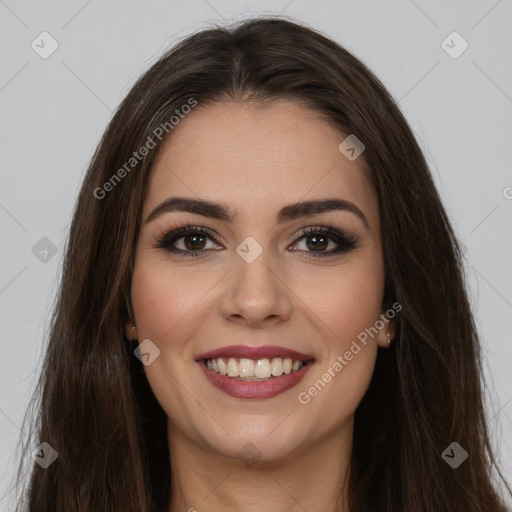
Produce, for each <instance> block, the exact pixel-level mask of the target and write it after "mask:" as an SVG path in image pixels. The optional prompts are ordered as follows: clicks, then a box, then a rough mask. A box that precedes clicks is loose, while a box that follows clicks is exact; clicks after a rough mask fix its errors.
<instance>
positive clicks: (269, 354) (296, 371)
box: [196, 345, 314, 398]
mask: <svg viewBox="0 0 512 512" xmlns="http://www.w3.org/2000/svg"><path fill="white" fill-rule="evenodd" d="M196 362H197V363H198V364H199V365H200V367H201V369H202V370H203V372H204V373H205V375H206V377H207V378H208V380H209V381H210V382H211V383H212V384H213V385H214V386H215V387H217V388H218V389H220V390H221V391H223V392H224V393H226V394H228V395H231V396H233V397H236V398H271V397H274V396H276V395H278V394H280V393H283V392H285V391H287V390H288V389H290V388H292V387H293V386H295V385H296V384H297V383H298V382H299V381H300V380H301V379H302V378H303V377H304V375H305V374H306V372H308V371H309V369H310V368H311V367H312V366H313V364H314V359H313V358H312V356H309V355H307V354H302V353H300V352H295V351H293V350H289V349H284V348H282V347H276V346H265V347H248V346H243V345H236V346H235V345H233V346H231V347H224V348H222V349H217V350H214V351H212V352H209V353H207V354H202V355H200V356H198V357H197V358H196Z"/></svg>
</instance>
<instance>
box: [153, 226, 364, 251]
mask: <svg viewBox="0 0 512 512" xmlns="http://www.w3.org/2000/svg"><path fill="white" fill-rule="evenodd" d="M197 234H201V235H205V236H207V237H208V238H210V239H211V240H213V241H214V242H215V243H216V244H219V245H220V242H219V240H218V239H217V237H216V235H215V234H214V233H213V232H212V231H210V230H209V229H207V228H203V227H201V226H191V225H190V224H188V223H187V225H186V226H183V227H174V228H171V229H170V230H165V231H162V232H161V233H160V235H159V237H158V242H157V245H156V248H158V249H165V250H167V251H169V252H171V253H173V254H178V255H179V256H184V257H195V256H203V255H204V254H205V252H208V250H204V249H203V250H199V251H184V250H182V249H176V248H175V247H172V244H173V243H175V242H176V241H177V240H180V239H181V238H186V237H187V236H191V235H197ZM313 235H328V238H330V239H331V240H334V242H335V243H336V244H338V248H337V249H334V250H331V252H324V253H321V252H315V251H306V252H307V254H308V256H306V257H307V258H325V257H328V256H334V255H336V254H340V253H343V252H348V251H350V250H352V249H355V248H356V247H357V245H356V242H357V239H356V237H354V236H350V235H345V234H344V233H342V232H341V231H339V230H338V229H337V228H335V227H334V226H332V225H330V224H329V223H327V224H326V225H324V226H318V227H313V226H308V227H307V228H304V229H303V230H302V231H301V232H300V233H299V235H298V238H297V239H296V240H295V242H294V245H295V244H296V243H297V242H299V241H300V240H302V239H303V238H308V237H311V236H313ZM302 252H304V251H302Z"/></svg>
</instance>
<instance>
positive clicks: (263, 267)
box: [126, 101, 393, 460]
mask: <svg viewBox="0 0 512 512" xmlns="http://www.w3.org/2000/svg"><path fill="white" fill-rule="evenodd" d="M345 137H346V136H345V135H343V134H341V133H338V132H337V131H336V130H334V129H333V128H332V127H330V126H329V125H328V124H326V123H325V122H324V121H322V120H321V119H319V118H318V117H317V115H315V113H314V112H311V111H308V110H305V109H303V108H302V107H300V106H298V105H297V104H294V103H291V102H287V101H279V102H275V103H273V104H272V105H271V106H267V107H265V108H262V107H258V108H257V107H255V106H251V105H248V104H235V103H223V104H217V105H215V106H209V107H206V108H200V106H199V107H198V108H197V109H195V110H194V111H193V112H192V113H190V114H189V115H188V116H187V117H186V118H185V119H183V120H182V121H181V122H180V124H179V125H178V126H177V127H176V128H175V129H174V130H173V132H172V137H171V138H170V139H168V140H167V141H166V144H165V145H164V146H163V148H162V151H161V152H160V153H159V156H158V158H157V160H156V161H155V163H154V166H153V168H152V170H151V175H150V181H149V186H148V191H147V195H146V198H145V202H144V206H143V217H142V225H141V231H140V235H139V239H138V241H137V247H136V256H135V263H134V272H133V276H132V304H133V311H134V316H135V318H134V319H133V320H134V323H135V324H136V326H137V339H138V340H139V343H141V342H143V341H144V340H150V341H149V342H148V341H145V343H146V344H148V343H149V345H147V346H148V347H151V350H149V352H150V353H151V354H154V355H153V356H149V357H148V362H150V364H147V365H145V366H144V370H145V372H146V375H147V378H148V380H149V383H150V385H151V387H152V389H153V392H154V394H155V396H156V398H157V400H158V401H159V403H160V404H161V406H162V408H163V409H164V411H165V412H166V413H167V416H168V419H169V429H170V430H169V431H170V432H174V433H175V434H176V435H180V436H185V437H186V438H187V440H189V441H190V442H191V443H193V445H194V446H198V447H200V448H201V449H204V450H205V451H210V452H216V453H218V454H222V455H225V456H229V457H236V456H237V453H238V452H239V450H240V449H241V448H242V447H243V446H245V445H246V443H249V442H250V443H252V444H253V445H255V446H256V447H257V448H258V450H260V452H261V453H262V454H263V456H264V457H265V458H268V459H269V460H271V459H276V458H280V457H284V456H287V455H290V454H292V453H299V452H300V451H301V450H303V449H307V448H308V447H311V445H312V444H313V443H315V442H318V441H319V440H320V439H321V438H324V437H326V436H327V435H331V434H333V433H336V432H345V433H347V432H351V428H352V426H353V415H354V412H355V409H356V407H357V405H358V404H359V402H360V401H361V399H362V397H363V395H364V393H365V391H366V389H367V388H368V385H369V382H370V379H371V376H372V372H373V368H374V363H375V358H376V353H377V347H378V346H379V345H380V346H382V347H387V346H388V336H387V334H388V333H391V334H393V333H392V330H391V329H392V323H391V322H379V319H380V318H381V316H380V315H381V314H382V313H384V310H383V309H382V297H383V286H384V264H383V257H382V247H381V238H380V224H379V208H378V199H377V195H376V193H375V191H374V190H373V188H372V186H371V185H370V183H369V181H368V179H367V176H366V174H365V171H364V169H363V162H362V157H361V158H358V159H356V160H354V161H350V160H348V159H347V158H346V157H345V156H344V155H343V154H342V153H341V152H340V150H339V149H338V146H339V144H340V143H341V141H342V140H343V139H344V138H345ZM177 197H179V198H185V199H192V200H194V201H196V202H195V204H192V205H188V206H187V204H185V203H184V202H182V203H181V205H178V207H177V209H176V204H177V203H174V205H175V206H174V207H172V205H169V204H167V207H166V206H165V204H166V201H168V200H169V199H170V198H177ZM326 200H335V202H332V203H331V205H330V207H329V204H327V206H326V203H319V204H320V205H321V204H323V207H322V206H318V205H317V207H316V208H311V209H309V210H308V209H307V208H298V207H290V205H295V206H296V205H297V203H304V202H310V201H320V202H323V201H326ZM201 201H208V202H212V203H215V205H217V206H220V208H211V207H210V208H201V207H200V206H201V205H202V204H203V203H201ZM286 207H288V208H286ZM285 208H286V209H285ZM283 209H284V210H283ZM188 225H190V227H191V229H190V232H183V231H182V232H178V233H175V232H174V231H175V230H176V229H179V228H183V227H187V226H188ZM376 324H377V327H378V329H376V328H375V326H376ZM383 324H384V326H383ZM365 329H366V330H365ZM376 330H378V333H376ZM126 332H127V335H128V336H129V337H131V338H133V331H131V330H130V325H127V326H126ZM363 340H364V341H363ZM222 349H223V350H222ZM258 349H259V350H258ZM155 350H156V351H155ZM158 350H159V351H160V352H159V355H157V357H155V355H156V354H157V353H158ZM219 350H220V352H219ZM143 352H144V351H143ZM230 359H232V361H230ZM290 360H291V361H290ZM223 363H224V364H225V365H226V368H225V369H224V367H223ZM210 365H211V369H209V367H210ZM290 366H292V369H291V370H290ZM224 372H228V375H222V373H224ZM269 374H270V377H269ZM273 374H275V375H273ZM252 375H255V376H254V377H251V376H252ZM241 376H243V379H241ZM256 378H258V380H255V379H256Z"/></svg>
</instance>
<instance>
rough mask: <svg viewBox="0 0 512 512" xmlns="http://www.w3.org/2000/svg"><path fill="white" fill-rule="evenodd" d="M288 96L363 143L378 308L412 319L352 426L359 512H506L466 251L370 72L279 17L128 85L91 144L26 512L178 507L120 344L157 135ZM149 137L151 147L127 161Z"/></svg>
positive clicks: (180, 52)
mask: <svg viewBox="0 0 512 512" xmlns="http://www.w3.org/2000/svg"><path fill="white" fill-rule="evenodd" d="M279 99H290V100H292V101H296V102H299V103H300V104H302V105H304V106H305V107H307V108H311V109H313V110H314V111H316V112H317V113H320V114H321V115H322V116H323V117H324V118H325V120H326V122H329V123H331V124H332V125H333V126H335V127H336V129H338V130H339V132H340V134H356V136H357V137H358V138H359V139H360V140H361V141H363V143H364V144H365V147H366V149H365V151H364V153H363V155H362V157H361V158H363V159H364V161H365V162H366V164H367V166H368V168H369V169H370V172H371V179H372V181H373V185H374V187H375V189H376V191H377V193H378V197H379V207H380V215H381V229H382V241H383V254H384V260H385V271H386V282H385V304H384V306H388V307H389V306H390V305H391V304H393V303H395V302H398V303H399V304H401V305H402V310H401V312H400V314H399V315H398V317H397V320H396V321H397V324H396V338H395V341H394V343H393V344H392V345H391V347H390V348H389V349H387V350H383V349H379V351H378V355H377V362H376V367H375V372H374V376H373V379H372V381H371V384H370V387H369V389H368V391H367V393H366V395H365V396H364V398H363V400H362V402H361V403H360V405H359V407H358V408H357V410H356V414H355V428H354V441H353V454H352V465H351V471H350V485H349V499H350V510H351V512H376V511H385V512H392V511H393V512H398V511H407V512H413V511H414V512H420V511H423V512H443V511H445V512H449V511H456V512H459V511H462V510H463V511H464V512H497V511H499V510H502V509H503V504H502V503H501V501H500V497H499V493H498V491H497V485H498V482H499V479H498V478H497V475H496V473H498V474H499V475H500V477H502V475H501V472H500V471H499V468H498V467H497V464H496V462H495V458H494V455H493V449H492V446H491V443H490V438H489V434H488V426H487V424H486V418H485V414H484V407H483V389H484V381H483V373H482V367H481V346H480V342H479V339H478V335H477V332H476V329H475V325H474V320H473V317H472V313H471V310H470V305H469V303H468V299H467V291H466V286H467V285H466V279H465V277H464V272H463V264H462V259H461V253H460V250H459V247H458V245H457V241H456V238H455V235H454V232H453V230H452V227H451V225H450V222H449V219H448V217H447V214H446V212H445V210H444V208H443V206H442V204H441V201H440V198H439V195H438V192H437V190H436V188H435V186H434V183H433V180H432V176H431V174H430V172H429V169H428V166H427V164H426V161H425V159H424V157H423V155H422V152H421V150H420V148H419V146H418V144H417V142H416V140H415V138H414V136H413V134H412V132H411V130H410V128H409V127H408V125H407V123H406V121H405V119H404V117H403V116H402V114H401V112H400V110H399V108H398V106H397V104H396V102H395V101H394V100H393V98H392V97H391V96H390V95H389V93H388V92H387V91H386V89H385V88H384V86H383V85H382V84H381V82H380V81H379V80H378V79H377V78H376V77H375V76H374V75H373V74H372V73H371V72H370V70H369V69H368V68H367V67H366V66H364V65H363V64H362V63H361V62H360V61H359V60H358V59H357V58H355V57H354V56H353V55H352V54H351V53H349V52H348V51H347V50H345V49H344V48H343V47H341V46H340V45H338V44H336V43H335V42H333V41H332V40H330V39H328V38H326V37H325V36H323V35H321V34H320V33H318V32H316V31H314V30H311V29H310V28H308V27H306V26H304V25H301V24H298V23H296V22H295V23H294V22H292V21H290V20H288V19H286V18H283V17H276V18H255V19H252V20H248V21H244V22H240V23H238V24H235V25H234V26H232V27H228V28H224V27H212V28H209V29H207V30H202V31H200V32H198V33H195V34H193V35H191V36H189V37H187V38H185V39H184V40H182V41H181V42H180V43H179V44H177V45H176V46H175V47H174V48H172V49H171V50H169V51H168V52H167V53H165V54H164V55H163V56H162V57H161V58H160V59H158V61H157V62H156V63H154V64H153V65H152V66H151V67H150V68H149V70H147V71H146V72H145V73H144V74H143V75H142V76H141V78H140V79H139V80H138V81H137V82H136V83H135V85H134V86H133V87H132V89H131V90H130V92H129V93H128V95H127V96H126V98H125V99H124V101H123V102H122V103H121V105H120V106H119V108H118V109H117V111H116V113H115V115H114V116H113V118H112V120H111V122H110V124H109V126H108V127H107V129H106V131H105V134H104V136H103V138H102V140H101V142H100V144H99V145H98V148H97V150H96V152H95V154H94V156H93V158H92V160H91V163H90V165H89V168H88V170H87V173H86V176H85V179H84V182H83V185H82V188H81V191H80V194H79V197H78V199H77V203H76V207H75V211H74V216H73V220H72V224H71V228H70V233H69V238H68V242H67V247H66V251H65V260H64V264H63V272H62V278H61V283H60V289H59V292H58V298H57V301H56V304H55V308H54V314H53V317H52V322H51V329H50V332H49V336H48V344H47V346H46V347H45V352H44V354H45V357H44V363H43V369H42V372H41V376H40V381H39V383H38V386H37V389H36V392H35V393H34V396H33V397H32V401H31V407H29V411H30V410H32V411H35V412H32V414H33V415H34V416H35V418H36V419H35V421H33V425H32V424H31V425H28V426H27V427H25V425H26V423H28V421H29V420H30V414H29V411H27V414H26V416H25V419H24V423H23V428H24V429H25V428H26V429H28V428H30V436H29V437H28V439H27V440H26V441H25V442H24V445H23V447H22V450H23V460H22V462H21V463H20V467H19V470H18V481H19V480H20V479H21V477H22V475H23V473H24V461H26V460H27V459H29V457H28V455H27V454H28V453H30V451H31V450H32V449H33V447H34V446H37V445H38V444H39V443H42V442H47V443H49V444H50V445H51V447H52V448H53V449H54V450H56V452H57V453H58V459H57V460H56V461H55V462H54V463H53V464H51V465H50V466H49V467H48V468H46V469H43V468H41V467H39V465H37V464H35V463H34V462H32V460H30V461H29V462H30V463H31V467H30V477H29V478H28V479H27V482H28V484H27V489H26V490H25V491H24V494H23V498H24V499H25V501H26V503H27V504H28V506H29V510H30V511H34V512H35V511H37V512H50V511H51V512H56V511H57V512H71V511H80V512H85V511H87V512H92V511H94V512H102V511H104V512H107V511H111V512H114V511H116V512H118V511H123V512H135V511H137V512H141V511H142V512H162V511H164V510H168V507H169V504H170V494H171V489H170V481H171V465H170V460H169V452H168V444H167V437H166V436H167V434H166V421H167V418H166V415H165V413H164V412H163V410H162V408H161V406H160V405H159V404H158V402H157V401H156V399H155V397H154V395H153V393H152V391H151V389H150V387H149V384H148V381H147V380H146V377H145V374H144V371H143V366H142V363H141V362H140V361H139V359H138V358H136V357H135V356H134V354H133V351H134V349H135V348H136V346H137V344H136V342H130V341H128V340H127V339H126V337H125V336H124V333H123V326H124V322H125V321H126V320H128V319H130V318H133V317H132V315H131V306H130V282H131V275H132V262H133V254H134V248H135V244H136V241H137V236H138V231H139V222H140V216H141V212H142V205H143V200H144V195H145V190H146V184H147V180H148V175H149V172H150V170H151V165H152V162H153V161H154V159H155V157H156V155H157V154H158V150H159V148H160V147H161V146H162V141H163V140H165V137H161V138H159V137H157V136H156V134H157V133H160V132H161V131H162V127H164V132H165V133H164V134H165V135H166V136H171V137H172V129H173V126H172V123H170V122H169V120H170V119H171V116H172V115H173V113H174V112H176V110H178V111H182V110H181V109H182V108H183V106H184V105H191V104H192V103H193V102H194V101H195V102H197V103H196V104H197V105H198V107H197V108H201V106H202V105H208V104H214V103H218V102H223V101H244V102H248V101H249V102H258V101H259V102H267V101H270V102H271V101H275V100H279ZM166 123H167V124H166ZM159 128H160V131H158V130H159ZM149 139H151V140H152V141H153V142H154V145H155V147H154V148H153V149H150V151H149V152H148V153H147V155H146V156H144V158H140V159H139V158H138V157H137V158H136V159H135V160H130V159H133V158H135V157H134V156H133V154H134V152H136V151H137V150H138V149H139V148H142V147H143V146H147V145H148V141H149ZM340 140H341V139H340ZM198 150H199V149H198ZM120 169H124V171H125V172H122V171H119V170H120ZM114 175H116V176H117V177H114ZM107 183H109V185H107ZM452 442H457V443H459V445H460V446H461V447H463V449H464V450H465V451H466V452H467V453H468V458H467V460H466V461H465V462H464V463H462V464H461V465H460V466H459V467H458V468H456V469H454V468H452V467H451V466H450V465H449V464H447V462H446V461H445V460H444V459H443V457H442V453H443V451H444V450H445V449H446V448H447V447H449V445H450V444H451V443H452ZM495 486H496V487H495ZM509 490H510V489H509Z"/></svg>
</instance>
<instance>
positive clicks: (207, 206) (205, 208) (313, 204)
mask: <svg viewBox="0 0 512 512" xmlns="http://www.w3.org/2000/svg"><path fill="white" fill-rule="evenodd" d="M336 210H338V211H348V212H351V213H353V214H355V215H356V216H357V217H359V219H360V220H361V221H362V222H363V224H364V225H365V227H366V229H368V230H369V229H370V227H369V224H368V220H367V218H366V217H365V215H364V213H363V212H362V211H361V210H360V209H359V208H358V207H357V206H356V205H355V204H354V203H351V202H350V201H346V200H345V199H339V198H330V199H317V200H312V201H302V202H297V203H293V204H289V205H287V206H284V207H283V208H281V210H279V212H278V214H277V216H276V223H277V224H281V223H283V222H287V221H290V220H295V219H298V218H301V217H306V216H308V215H315V214H320V213H325V212H331V211H336ZM175 211H180V212H189V213H196V214H198V215H203V216H204V217H209V218H212V219H217V220H221V221H224V222H230V223H231V222H233V221H234V220H235V217H236V215H237V212H236V210H231V209H230V208H229V207H228V206H227V205H223V204H222V203H217V202H214V201H206V200H204V199H190V198H187V197H169V198H168V199H166V200H165V201H163V202H162V203H160V204H159V205H158V206H157V207H156V208H155V209H154V210H153V211H152V212H151V213H150V214H149V215H148V217H147V219H146V220H145V223H149V222H151V221H152V220H154V219H156V218H157V217H159V216H160V215H162V214H164V213H168V212H175Z"/></svg>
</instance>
